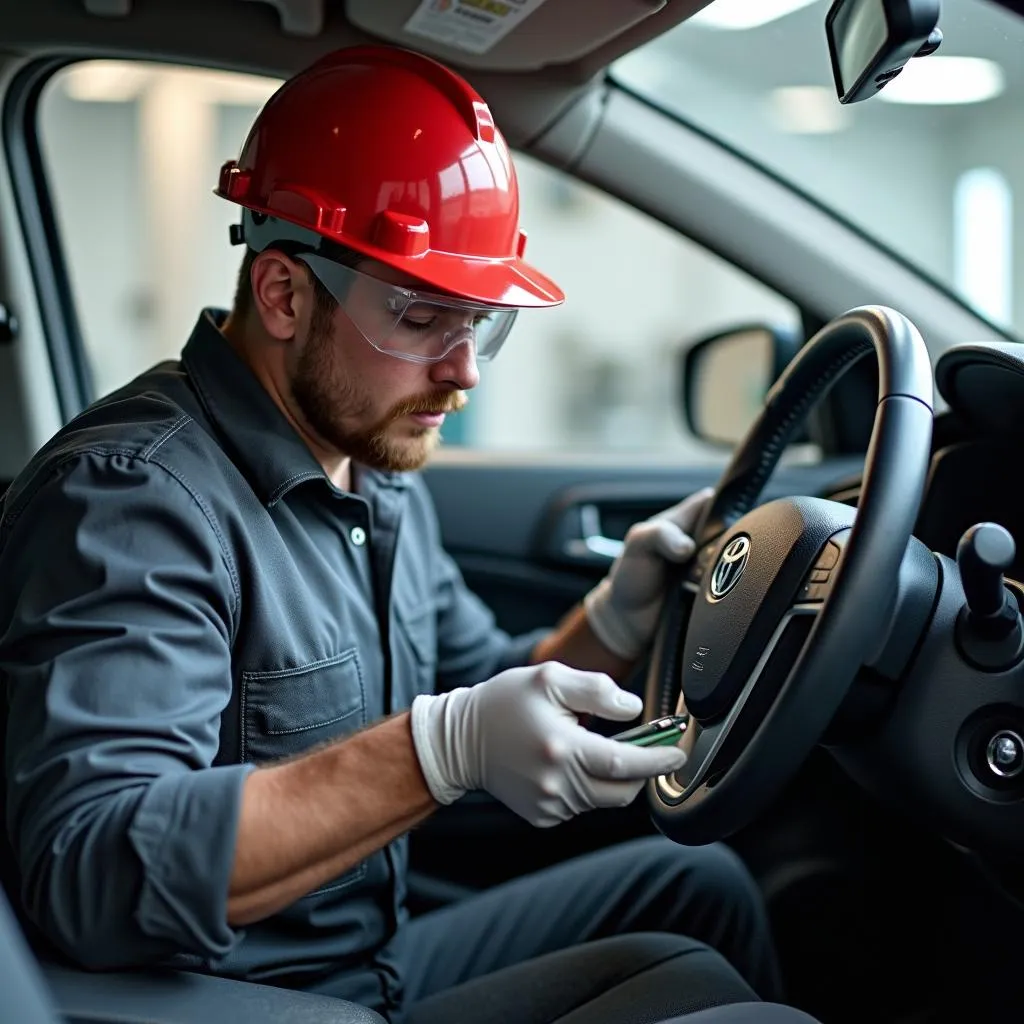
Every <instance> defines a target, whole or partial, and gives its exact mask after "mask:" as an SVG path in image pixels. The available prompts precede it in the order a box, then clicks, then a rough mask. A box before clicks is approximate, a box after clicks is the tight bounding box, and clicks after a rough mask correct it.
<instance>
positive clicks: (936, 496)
mask: <svg viewBox="0 0 1024 1024" xmlns="http://www.w3.org/2000/svg"><path fill="white" fill-rule="evenodd" d="M935 382H936V386H937V388H938V390H939V393H940V394H941V395H942V397H943V398H944V399H945V400H946V402H947V403H948V405H949V407H950V412H949V413H947V414H945V415H944V416H943V417H941V418H940V419H938V420H936V440H935V451H934V454H933V456H932V461H931V466H930V468H929V474H928V480H927V483H926V486H925V493H924V496H923V498H922V501H921V511H920V514H919V516H918V521H917V525H916V527H915V529H914V535H915V536H916V537H917V538H918V539H919V540H921V541H923V542H924V543H925V544H927V545H928V547H929V548H931V549H932V550H933V551H938V552H940V553H941V554H944V555H947V556H949V557H950V558H955V557H956V549H957V544H958V543H959V541H960V538H961V536H963V534H964V532H965V531H966V530H967V529H968V528H969V527H971V526H974V525H975V524H976V523H981V522H993V523H998V524H999V525H1000V526H1002V527H1004V528H1005V529H1007V530H1008V531H1009V532H1010V534H1011V535H1012V536H1013V538H1014V541H1015V542H1016V546H1017V554H1016V559H1015V561H1014V563H1013V565H1012V566H1011V567H1010V569H1009V570H1008V571H1007V573H1006V575H1007V576H1008V577H1009V578H1011V579H1013V580H1015V581H1017V582H1024V345H1020V344H1017V343H1014V342H982V343H971V344H964V345H957V346H955V347H954V348H952V349H950V350H949V351H947V352H946V353H944V354H943V355H942V357H941V358H940V359H939V360H938V363H937V364H936V368H935ZM858 492H859V484H858V485H851V486H847V487H844V488H842V489H841V490H839V491H836V492H834V493H831V494H827V495H824V497H828V498H831V499H832V500H833V501H842V502H844V503H847V504H856V501H857V498H858Z"/></svg>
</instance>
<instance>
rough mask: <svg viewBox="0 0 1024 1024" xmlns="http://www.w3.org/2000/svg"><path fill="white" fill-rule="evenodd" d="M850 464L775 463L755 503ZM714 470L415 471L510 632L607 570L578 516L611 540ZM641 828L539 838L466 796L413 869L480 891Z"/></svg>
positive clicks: (468, 570) (610, 817)
mask: <svg viewBox="0 0 1024 1024" xmlns="http://www.w3.org/2000/svg"><path fill="white" fill-rule="evenodd" d="M860 466H861V460H860V459H859V458H850V459H847V458H843V459H833V460H826V461H823V462H820V463H815V464H812V465H797V466H787V467H783V468H781V469H779V470H778V471H777V472H776V473H775V475H774V476H773V477H772V479H771V480H770V481H769V484H768V486H767V487H766V489H765V493H764V495H763V496H762V500H763V501H766V500H771V499H773V498H777V497H780V496H783V495H790V494H822V493H827V492H829V491H830V490H831V488H832V487H833V486H834V485H835V484H836V483H837V482H838V481H841V480H844V479H847V478H849V477H850V475H851V474H855V473H857V472H858V471H859V469H860ZM720 473H721V467H719V466H713V465H712V466H702V467H681V468H676V467H664V468H660V467H650V466H639V467H638V466H628V465H621V466H611V465H606V464H602V465H591V466H587V465H580V464H578V463H577V464H572V463H570V462H568V460H567V461H566V462H565V463H562V464H551V463H548V462H545V463H532V464H531V463H530V462H527V461H523V462H520V463H515V464H511V463H509V462H508V461H494V460H492V459H489V458H488V456H487V453H478V454H474V455H469V454H466V455H463V454H459V455H458V456H457V457H455V458H451V459H447V460H440V461H438V462H437V463H436V464H434V465H433V466H431V467H430V468H429V469H428V470H426V471H425V474H424V475H425V481H426V483H427V486H428V488H429V489H430V491H431V494H432V496H433V498H434V502H435V505H436V508H437V514H438V518H439V522H440V526H441V535H442V540H443V543H444V545H445V547H446V549H447V550H448V552H449V553H450V554H451V555H452V557H453V558H454V559H455V561H456V562H457V564H458V565H459V567H460V569H461V571H462V573H463V577H464V579H465V581H466V583H467V585H468V586H469V587H470V589H471V590H473V591H474V592H475V593H476V594H477V595H478V596H479V597H480V598H481V599H482V600H483V601H484V602H485V603H486V604H487V605H488V606H489V607H490V608H491V610H492V611H493V612H494V614H495V617H496V619H497V622H498V624H499V625H500V626H501V627H502V628H504V629H506V630H508V631H509V632H510V633H512V634H517V633H521V632H525V631H527V630H531V629H534V628H537V627H543V626H551V625H553V624H555V623H556V622H557V621H558V619H559V618H560V617H561V616H562V615H564V614H565V612H566V611H568V610H569V609H570V608H571V607H573V606H574V605H575V604H576V603H577V602H578V601H579V600H580V599H581V598H582V597H583V595H584V594H585V593H586V591H587V590H588V589H589V588H590V587H592V586H593V585H594V584H595V582H596V581H597V580H599V579H600V578H601V576H602V575H603V574H604V573H605V572H607V570H608V567H609V566H610V564H611V557H610V552H609V553H608V554H601V553H599V552H594V551H593V550H590V549H588V548H587V547H585V546H583V544H582V542H584V541H585V539H586V538H585V534H586V533H587V525H588V524H587V522H586V519H587V514H586V513H584V514H582V515H581V510H583V509H586V508H588V507H590V508H591V509H594V510H596V516H597V523H598V525H599V528H600V531H601V534H602V535H603V536H604V537H605V538H606V539H607V540H608V541H610V542H612V543H615V542H621V540H622V538H623V537H624V536H625V533H626V531H627V530H628V528H629V526H630V525H631V524H632V523H634V522H637V521H640V520H642V519H644V518H647V517H648V516H650V515H653V514H655V513H656V512H658V511H660V510H662V509H664V508H666V507H668V506H669V505H671V504H673V503H675V502H676V501H679V500H681V499H682V498H684V497H686V496H687V495H688V494H692V493H693V492H694V491H697V490H699V489H700V488H702V487H705V486H707V485H713V484H714V483H715V482H716V481H717V479H718V477H719V475H720ZM590 525H591V526H593V525H594V524H593V523H591V524H590ZM644 671H645V666H643V665H641V666H639V667H638V668H637V670H636V672H635V673H634V676H633V678H631V679H629V680H626V681H624V685H626V686H627V687H628V688H630V689H634V690H635V691H637V692H639V690H640V688H641V685H642V679H643V675H644ZM615 728H625V726H624V725H622V726H616V727H615ZM608 731H613V730H612V729H610V728H609V729H608ZM651 831H652V825H651V823H650V819H649V816H648V814H647V810H646V806H645V804H644V801H643V800H638V801H636V802H635V803H634V804H633V805H632V806H631V807H628V808H625V809H623V810H620V811H607V812H602V813H601V814H600V815H582V816H581V817H579V818H577V819H575V820H573V821H571V822H568V823H566V824H565V825H562V826H560V827H559V828H557V829H547V830H537V829H533V828H531V827H530V826H528V825H527V824H526V823H525V822H523V821H522V820H521V819H519V818H517V817H516V816H515V815H513V814H512V813H511V812H510V811H508V810H507V809H506V808H504V807H502V806H501V805H499V804H497V803H496V802H495V801H493V800H491V799H490V798H489V797H487V796H486V795H484V794H470V795H469V796H467V797H465V798H464V799H463V800H461V801H459V802H458V803H456V804H455V805H453V806H452V807H449V808H445V809H444V810H443V811H442V812H440V813H438V814H436V815H434V816H433V817H432V818H431V819H430V820H429V821H428V822H427V823H425V824H424V825H423V826H421V827H420V828H419V829H417V830H416V832H415V833H414V835H413V840H412V866H413V868H414V870H415V872H416V873H417V875H418V876H419V877H420V878H421V879H422V878H423V876H428V877H429V878H432V879H444V880H447V881H452V882H454V881H457V882H458V883H460V884H463V885H469V886H472V887H484V886H487V885H491V884H494V883H496V882H500V881H502V880H504V879H507V878H512V877H515V876H516V875H518V874H521V873H522V872H524V871H527V870H534V869H538V868H541V867H543V866H545V865H546V864H550V863H554V862H557V861H559V860H562V859H564V858H566V857H569V856H572V855H575V854H578V853H583V852H586V851H587V850H591V849H596V848H598V847H601V846H603V845H606V844H608V843H610V842H617V841H621V840H623V839H626V838H629V837H631V836H637V835H644V834H649V833H650V832H651ZM455 850H458V851H459V853H458V855H457V856H454V855H453V851H455ZM411 888H412V893H413V905H414V907H416V906H419V907H420V909H426V908H427V907H429V906H430V905H433V904H432V903H431V897H430V896H429V895H425V890H424V887H423V886H422V885H421V886H419V887H418V886H417V884H416V875H414V878H413V884H412V886H411ZM417 896H419V899H420V903H419V904H417Z"/></svg>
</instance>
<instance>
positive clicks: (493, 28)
mask: <svg viewBox="0 0 1024 1024" xmlns="http://www.w3.org/2000/svg"><path fill="white" fill-rule="evenodd" d="M665 5H666V0H587V3H586V4H581V3H580V2H579V0H389V2H388V3H381V2H380V0H347V2H346V4H345V12H346V14H347V16H348V19H349V21H350V22H351V23H352V24H353V25H355V26H356V27H358V28H360V29H362V30H363V31H365V32H368V33H370V34H372V35H374V36H377V37H379V38H381V39H385V40H387V41H388V42H391V43H394V44H396V45H398V46H407V47H409V48H410V49H415V50H419V51H420V52H421V53H426V54H429V55H430V56H432V57H436V58H437V59H438V60H440V61H446V62H450V63H453V64H456V65H459V66H461V67H465V68H474V67H478V68H486V69H487V70H488V71H535V70H537V69H539V68H542V67H544V66H545V65H548V64H566V63H571V62H573V61H575V60H578V59H580V58H582V57H584V56H586V55H587V54H589V53H591V52H593V51H594V50H596V49H598V48H599V47H601V46H603V45H604V44H606V43H608V42H610V41H611V40H613V39H615V38H616V37H618V36H620V35H622V34H623V33H625V32H627V31H629V30H630V29H632V28H633V27H634V26H636V25H638V24H639V23H641V22H643V21H645V20H646V19H648V18H650V17H651V15H653V14H656V13H658V12H659V11H660V10H662V9H663V8H664V7H665ZM581 7H584V8H585V14H584V16H583V17H581Z"/></svg>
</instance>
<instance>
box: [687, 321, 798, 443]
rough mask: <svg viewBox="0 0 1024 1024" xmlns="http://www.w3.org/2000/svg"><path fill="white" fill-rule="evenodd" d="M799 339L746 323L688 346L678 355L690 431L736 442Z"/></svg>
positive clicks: (705, 438) (794, 334)
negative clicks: (681, 363) (743, 325)
mask: <svg viewBox="0 0 1024 1024" xmlns="http://www.w3.org/2000/svg"><path fill="white" fill-rule="evenodd" d="M801 343H802V338H801V337H800V336H799V335H798V334H797V332H795V331H793V330H791V329H790V328H787V327H781V326H770V325H768V324H752V325H750V326H745V327H732V328H730V329H729V330H727V331H722V332H720V333H718V334H713V335H711V336H710V337H707V338H702V339H700V340H699V341H697V342H696V343H695V344H694V345H691V346H690V347H689V348H688V349H687V350H686V351H685V354H684V355H683V366H682V395H681V396H680V397H681V398H682V406H683V413H684V415H685V417H686V423H687V425H688V426H689V428H690V432H691V433H692V434H693V435H694V436H695V437H698V438H700V439H701V440H702V441H707V442H709V443H711V444H717V445H727V446H729V447H732V446H733V445H735V444H737V443H738V442H739V441H741V440H742V439H743V438H744V437H745V436H746V433H747V430H748V428H749V427H750V425H751V424H752V423H753V422H754V419H755V418H756V417H757V414H758V413H759V412H760V411H761V407H762V406H763V405H764V399H765V396H766V395H767V394H768V390H769V389H770V388H771V386H772V384H774V383H775V381H776V380H777V379H778V378H779V376H780V375H781V373H782V371H783V370H784V369H785V368H786V366H787V365H788V364H789V362H790V360H791V359H792V358H793V357H794V356H795V355H796V354H797V352H798V351H799V349H800V345H801ZM794 440H799V438H795V439H794Z"/></svg>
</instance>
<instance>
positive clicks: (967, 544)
mask: <svg viewBox="0 0 1024 1024" xmlns="http://www.w3.org/2000/svg"><path fill="white" fill-rule="evenodd" d="M1016 554H1017V547H1016V545H1015V544H1014V543H1013V537H1011V536H1010V532H1009V530H1006V529H1004V528H1003V527H1002V526H1000V525H999V524H998V523H978V524H977V525H976V526H972V527H971V528H970V529H969V530H968V531H967V532H966V533H965V534H964V535H963V536H962V537H961V538H960V543H959V544H958V545H957V548H956V564H957V565H958V566H959V567H960V580H961V582H962V583H963V587H964V595H965V596H966V598H967V607H968V608H970V610H971V615H972V616H974V617H976V618H980V619H990V618H993V617H996V616H998V615H999V613H1000V612H1001V611H1002V610H1003V606H1004V605H1005V603H1006V601H1007V598H1008V597H1009V596H1010V595H1009V592H1008V591H1007V589H1006V586H1005V584H1004V581H1003V573H1004V572H1006V570H1007V569H1009V568H1010V566H1011V565H1013V560H1014V558H1015V557H1016Z"/></svg>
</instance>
